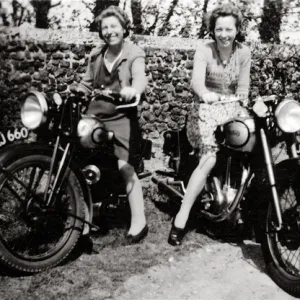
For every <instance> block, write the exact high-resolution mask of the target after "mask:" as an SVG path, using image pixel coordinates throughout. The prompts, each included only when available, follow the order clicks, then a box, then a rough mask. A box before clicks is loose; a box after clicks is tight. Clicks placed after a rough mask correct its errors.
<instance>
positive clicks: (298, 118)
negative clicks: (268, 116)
mask: <svg viewBox="0 0 300 300" xmlns="http://www.w3.org/2000/svg"><path fill="white" fill-rule="evenodd" d="M275 117H276V121H277V124H278V127H279V128H280V129H281V130H282V131H283V132H289V133H292V132H296V131H298V130H300V104H299V103H298V102H297V101H295V100H284V101H282V102H281V103H280V104H279V105H278V106H277V108H276V111H275Z"/></svg>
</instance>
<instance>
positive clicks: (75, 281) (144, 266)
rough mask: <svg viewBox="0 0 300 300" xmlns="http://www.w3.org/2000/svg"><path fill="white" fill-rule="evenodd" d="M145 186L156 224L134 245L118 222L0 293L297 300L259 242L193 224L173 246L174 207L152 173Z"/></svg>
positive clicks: (92, 298) (88, 299)
mask: <svg viewBox="0 0 300 300" xmlns="http://www.w3.org/2000/svg"><path fill="white" fill-rule="evenodd" d="M160 159H161V158H160ZM154 161H155V160H154ZM151 163H152V167H153V168H154V169H156V168H157V167H158V166H155V165H154V166H153V160H152V162H151ZM143 185H144V191H145V208H146V217H147V222H148V225H149V234H148V236H147V238H146V239H145V240H144V241H143V242H141V243H139V244H137V245H127V244H126V243H124V234H125V233H126V228H125V227H122V228H113V229H111V230H110V231H109V232H108V233H107V234H105V235H102V236H93V237H92V238H91V240H90V242H92V243H88V242H87V241H83V242H81V243H82V246H83V247H82V249H81V250H80V251H79V252H78V253H77V254H76V255H74V256H73V257H72V258H70V260H69V261H68V262H66V263H64V264H62V265H60V266H57V267H55V268H52V269H50V270H48V271H45V272H43V273H40V274H35V275H31V276H23V277H18V276H15V277H12V276H7V274H5V273H4V274H2V276H1V275H0V299H1V300H14V299H16V300H17V299H18V300H52V299H53V300H57V299H59V300H61V299H66V300H71V299H72V300H102V299H103V300H104V299H115V300H164V299H174V300H176V299H180V300H183V299H197V300H212V299H213V300H225V299H226V300H227V299H230V300H269V299H270V300H271V299H272V300H290V299H295V298H293V297H291V296H290V295H288V294H286V293H285V292H284V291H282V290H281V289H280V288H279V287H278V286H277V285H276V284H275V283H274V282H273V281H272V280H271V279H270V278H269V276H268V275H267V274H266V273H265V264H264V261H263V258H262V254H261V249H260V245H258V244H255V243H253V242H250V241H244V242H242V243H237V241H232V240H231V242H230V243H229V242H222V241H221V240H220V239H216V238H215V237H213V236H211V235H209V234H208V232H204V231H203V230H202V231H201V230H199V228H198V229H197V228H192V229H191V230H190V231H189V232H188V233H187V235H186V237H185V239H184V243H183V245H182V246H181V247H172V246H170V245H169V244H168V243H167V237H168V234H169V230H170V226H171V218H172V216H174V208H173V207H172V205H170V204H169V202H168V201H164V200H165V199H166V198H164V196H163V195H162V194H161V193H159V192H158V191H157V190H155V189H156V188H155V186H153V184H152V183H151V182H150V180H148V181H147V180H146V181H144V182H143ZM220 226H221V225H220ZM200 229H201V228H200ZM223 240H224V239H223ZM91 246H92V247H91ZM0 272H1V269H0ZM0 274H1V273H0Z"/></svg>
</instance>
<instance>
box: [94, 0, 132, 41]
mask: <svg viewBox="0 0 300 300" xmlns="http://www.w3.org/2000/svg"><path fill="white" fill-rule="evenodd" d="M108 17H116V18H117V19H118V20H119V22H120V24H121V25H122V27H123V28H124V30H125V33H124V38H126V37H127V36H128V35H129V30H130V20H129V18H128V16H127V14H126V13H125V11H123V10H122V9H121V8H119V7H118V6H115V5H111V6H109V7H108V8H106V9H104V10H103V11H102V12H101V13H100V14H99V15H98V16H97V17H96V19H95V23H96V25H97V28H98V32H99V36H100V38H101V39H103V36H102V30H101V26H102V21H103V19H105V18H108Z"/></svg>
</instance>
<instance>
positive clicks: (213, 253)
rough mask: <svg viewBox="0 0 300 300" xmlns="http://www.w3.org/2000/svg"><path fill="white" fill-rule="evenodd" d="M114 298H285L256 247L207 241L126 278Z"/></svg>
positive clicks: (275, 299)
mask: <svg viewBox="0 0 300 300" xmlns="http://www.w3.org/2000/svg"><path fill="white" fill-rule="evenodd" d="M113 298H114V299H118V300H121V299H122V300H125V299H128V300H129V299H199V300H200V299H201V300H211V299H216V300H217V299H220V300H225V299H231V300H240V299H243V300H268V299H270V300H271V299H272V300H289V299H296V298H294V297H292V296H290V295H288V294H286V293H285V292H283V291H282V290H281V289H280V288H279V287H277V286H276V285H275V283H274V282H273V281H272V280H271V279H270V278H269V277H268V276H267V275H266V274H265V272H264V262H263V260H262V257H261V253H260V247H259V246H258V245H257V244H253V243H250V244H247V245H243V246H242V247H239V246H234V245H230V244H227V243H224V244H221V243H217V244H213V245H207V246H205V247H204V248H202V249H198V250H197V251H195V252H193V253H190V254H189V255H187V256H184V257H182V258H180V259H175V258H174V257H173V256H170V258H169V261H168V263H166V264H164V265H160V266H155V267H152V268H150V269H148V270H147V272H145V274H143V275H140V276H133V277H131V278H128V280H126V281H125V282H124V284H123V286H122V287H120V288H119V289H118V290H117V291H116V292H115V293H114V296H113Z"/></svg>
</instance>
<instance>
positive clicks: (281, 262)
mask: <svg viewBox="0 0 300 300" xmlns="http://www.w3.org/2000/svg"><path fill="white" fill-rule="evenodd" d="M299 176H300V172H299V171H296V172H294V171H293V172H291V171H290V172H289V173H287V174H285V177H282V178H284V179H282V180H280V181H279V185H278V186H279V188H278V192H279V199H280V206H281V211H282V219H283V226H282V229H281V230H280V231H276V230H275V228H274V224H276V217H275V210H274V207H273V203H272V202H271V201H270V204H269V206H268V208H267V212H266V213H265V214H264V215H265V234H264V235H263V236H262V241H261V246H262V252H263V256H264V259H265V263H266V267H267V271H268V273H269V275H270V277H271V278H272V279H273V280H274V282H275V283H276V284H277V285H278V286H279V287H280V288H282V289H283V290H284V291H285V292H287V293H289V294H290V295H292V296H295V297H300V230H299V229H298V227H299V225H298V224H297V222H300V214H299V208H300V186H299V180H300V177H299Z"/></svg>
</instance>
